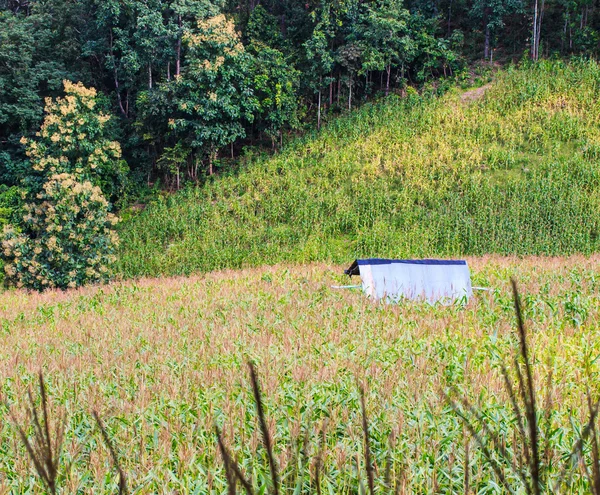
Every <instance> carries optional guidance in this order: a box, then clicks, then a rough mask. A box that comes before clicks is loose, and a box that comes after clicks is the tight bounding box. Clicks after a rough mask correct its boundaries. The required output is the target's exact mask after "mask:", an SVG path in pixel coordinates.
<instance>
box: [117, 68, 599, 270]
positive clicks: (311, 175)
mask: <svg viewBox="0 0 600 495" xmlns="http://www.w3.org/2000/svg"><path fill="white" fill-rule="evenodd" d="M599 83H600V67H599V66H598V64H597V63H596V62H595V61H573V62H569V63H566V62H561V61H543V62H540V63H538V64H534V65H527V64H526V65H524V66H521V67H511V68H508V69H506V70H503V71H501V72H499V73H498V74H497V76H496V77H495V78H494V82H493V83H492V84H491V85H490V87H489V89H487V91H485V92H484V91H481V94H482V96H481V98H462V97H461V93H460V91H458V90H451V91H449V92H447V93H446V94H444V95H443V96H435V95H434V94H433V93H432V92H431V91H430V92H425V93H423V94H421V95H419V94H417V93H416V92H415V91H414V90H409V91H408V94H407V95H405V96H404V97H400V96H390V97H388V98H385V99H384V100H381V101H380V102H378V103H368V104H365V105H364V106H363V107H362V108H360V109H359V110H357V111H356V112H354V113H352V114H349V115H348V116H345V117H340V118H338V119H336V120H333V121H332V122H330V123H329V124H328V125H327V126H326V127H325V128H324V129H323V130H322V131H321V132H320V133H318V134H310V135H307V136H305V137H302V138H298V139H296V140H294V141H292V142H291V143H290V144H288V145H287V147H286V148H285V149H284V150H283V151H282V152H281V153H278V154H276V155H274V156H271V157H266V156H247V157H246V159H245V160H243V162H242V164H241V165H240V167H239V169H238V170H237V171H236V172H235V173H231V174H229V175H226V176H219V177H217V178H215V179H214V180H211V181H209V182H208V183H207V184H205V185H203V186H202V187H200V188H193V189H189V190H187V191H184V192H180V193H178V194H175V195H171V196H167V197H161V198H159V199H157V200H156V201H154V202H152V203H151V204H149V205H148V207H147V208H146V209H145V210H144V211H143V212H141V213H138V214H136V215H125V217H126V220H125V221H124V222H123V223H122V225H121V237H122V246H121V253H120V259H119V270H120V272H121V273H122V275H123V276H126V277H127V276H140V275H143V276H156V275H160V274H169V275H173V274H175V275H178V274H189V273H195V272H203V271H209V270H214V269H223V268H237V267H242V266H258V265H262V264H265V263H268V264H272V263H277V262H292V263H306V262H315V261H317V262H334V263H345V262H348V261H349V260H352V259H353V258H355V257H365V256H367V257H370V256H390V257H417V256H435V255H440V256H442V255H457V254H472V255H481V254H486V253H497V254H523V255H542V254H545V255H563V254H570V253H584V254H585V253H587V254H589V253H592V252H595V251H597V250H598V248H599V247H600V236H599V232H600V230H599V229H600V197H599V192H598V191H599V190H600V189H599V188H598V185H599V180H600V175H599V170H600V168H599V167H598V164H597V162H598V159H599V158H600V127H599V123H600V106H599V105H600V104H599V103H598V102H599V101H600V100H599V98H598V96H599Z"/></svg>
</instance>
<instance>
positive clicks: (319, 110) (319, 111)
mask: <svg viewBox="0 0 600 495" xmlns="http://www.w3.org/2000/svg"><path fill="white" fill-rule="evenodd" d="M320 129H321V89H320V88H319V103H318V107H317V130H320Z"/></svg>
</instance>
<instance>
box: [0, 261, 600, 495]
mask: <svg viewBox="0 0 600 495" xmlns="http://www.w3.org/2000/svg"><path fill="white" fill-rule="evenodd" d="M469 262H470V265H471V270H472V274H473V282H474V284H475V285H478V286H485V287H490V288H491V289H492V291H490V292H479V293H478V294H477V296H476V297H475V298H474V299H473V300H472V301H470V302H469V303H468V305H466V306H465V307H461V306H448V307H430V306H427V305H421V304H408V303H407V304H402V305H400V306H384V305H379V304H374V303H372V302H370V301H368V300H365V298H364V297H363V296H362V295H361V293H360V292H357V291H352V290H346V291H340V290H333V289H331V288H330V286H331V285H332V284H336V283H341V282H346V279H345V278H343V276H342V275H340V273H341V271H342V267H340V266H334V265H329V264H318V263H317V264H309V265H305V266H298V265H291V266H286V265H277V266H273V267H267V268H257V269H245V270H239V271H221V272H215V273H210V274H206V275H202V276H195V277H191V278H184V277H180V278H164V279H140V280H138V281H129V282H121V283H114V284H112V285H109V286H105V287H90V288H86V289H81V290H76V291H69V292H52V291H48V292H46V293H43V294H27V293H25V292H20V291H6V292H3V293H0V329H1V331H2V339H1V341H0V376H1V377H2V382H1V392H2V399H3V400H5V401H6V402H7V403H8V404H10V407H11V410H12V411H13V413H14V414H15V416H17V418H18V419H19V420H20V421H25V417H24V412H23V411H24V407H25V404H26V402H27V401H26V393H25V392H26V390H27V388H28V387H30V386H33V387H34V388H35V379H36V372H37V371H38V370H39V369H40V368H42V369H43V371H44V373H45V377H46V380H47V384H48V391H49V396H50V405H51V408H52V410H53V411H54V415H55V416H56V412H57V411H61V410H64V411H66V415H67V430H66V440H65V445H64V450H63V454H62V460H61V468H60V479H59V484H60V486H61V487H63V492H62V493H95V494H96V493H97V494H101V493H107V494H108V493H115V491H116V486H117V475H116V472H115V471H114V469H113V467H112V464H111V460H110V455H109V453H108V451H107V449H106V447H105V445H104V444H103V442H102V439H101V436H100V434H99V432H98V430H97V429H96V428H95V427H94V422H93V419H92V416H91V411H92V410H94V409H97V410H98V411H99V413H100V416H101V417H102V418H103V421H104V422H105V424H106V425H107V430H108V433H109V435H110V437H111V438H112V440H113V442H114V444H115V446H116V449H117V451H118V455H119V456H120V459H121V463H122V465H123V468H124V470H125V472H126V473H127V477H128V482H129V486H130V488H131V490H132V491H133V492H134V493H180V494H192V493H198V494H208V493H226V487H225V486H226V485H225V482H226V481H225V474H224V472H223V468H222V462H221V460H220V458H219V456H218V453H217V447H216V440H215V436H214V433H213V424H214V423H217V424H218V425H219V426H221V427H222V428H223V431H224V434H225V438H226V441H227V443H228V444H229V445H230V446H231V447H232V449H233V450H234V452H235V455H236V457H237V458H238V460H239V461H240V463H241V464H242V465H243V467H244V469H245V471H246V473H247V474H248V476H249V477H251V478H252V479H253V480H254V483H255V485H256V486H260V487H262V489H263V490H264V489H265V487H266V481H265V479H266V478H267V477H268V467H267V466H268V464H267V460H266V456H265V454H264V449H263V448H262V447H261V442H260V434H259V430H258V428H257V423H256V415H255V410H254V402H253V399H252V393H251V389H250V386H249V381H248V373H247V368H246V366H245V363H246V361H247V360H253V361H254V362H255V363H256V366H257V370H258V373H259V376H260V381H261V384H262V388H263V393H264V398H265V408H266V414H267V417H268V418H269V428H270V430H271V432H272V435H273V438H274V443H275V451H276V456H277V459H278V463H279V465H280V468H281V472H282V478H283V483H284V484H285V486H286V487H287V488H286V490H285V493H289V494H292V493H294V494H295V493H315V481H314V459H315V453H316V451H317V449H318V447H317V445H318V442H319V440H318V438H319V431H320V429H321V428H322V425H323V423H324V420H325V418H327V426H326V430H325V432H326V433H325V444H324V445H325V448H324V455H323V468H322V481H321V483H322V484H321V487H322V490H323V493H331V494H333V493H348V494H350V493H357V492H360V490H361V489H360V487H361V483H363V485H362V486H364V483H366V481H365V480H366V478H365V470H364V459H363V448H362V430H361V415H360V406H359V393H358V385H357V384H359V383H360V384H363V385H364V386H365V389H366V401H367V414H368V417H369V425H370V426H369V427H370V434H371V437H372V445H371V447H372V451H373V456H374V461H375V465H376V487H377V490H378V493H386V491H385V490H384V487H383V486H382V483H383V481H382V480H383V478H384V473H385V471H386V470H387V469H388V466H389V472H390V477H391V479H392V480H393V484H394V485H395V486H396V487H397V488H398V492H399V493H407V494H408V493H434V492H436V491H437V492H443V493H449V492H453V491H454V492H461V493H463V492H464V486H463V484H464V479H465V469H466V470H467V471H468V472H469V474H470V486H471V490H472V492H473V493H500V489H499V488H498V487H497V483H498V479H497V478H496V476H495V475H494V473H493V472H492V469H491V468H490V465H489V463H488V462H487V461H486V460H485V459H484V457H483V456H482V454H481V450H480V449H479V448H478V447H477V445H476V444H475V442H474V441H473V440H472V438H470V437H469V436H468V435H466V432H465V427H464V425H463V422H462V421H461V420H460V418H459V417H458V416H457V415H456V414H455V413H454V412H453V411H452V409H451V407H449V405H448V403H447V402H446V401H445V400H444V399H443V398H442V397H441V392H442V391H447V390H449V389H450V387H456V388H457V389H458V390H459V391H461V392H460V394H463V395H464V396H466V397H468V398H470V399H471V400H472V401H473V402H474V403H475V404H477V405H478V408H479V410H480V411H481V412H482V413H484V414H485V415H486V417H487V418H488V421H489V422H490V423H491V425H492V427H493V428H494V429H495V430H497V431H498V432H499V433H500V435H501V438H502V441H503V442H504V444H505V445H506V447H507V449H509V451H510V450H511V449H513V448H514V442H515V441H516V438H515V435H514V429H515V425H514V416H513V414H512V412H511V409H510V404H509V402H508V399H507V395H506V393H505V391H504V388H503V384H502V377H501V374H500V372H499V368H498V367H499V364H500V363H501V362H502V360H505V361H506V362H510V359H511V356H512V355H514V352H515V349H516V344H517V339H516V336H515V316H514V311H513V305H512V298H511V293H510V287H509V284H508V279H509V277H510V276H514V277H516V279H517V280H518V281H519V284H520V288H521V292H522V294H523V302H524V306H525V316H526V318H527V323H528V328H529V330H530V341H531V345H532V349H533V363H534V364H533V370H534V375H535V377H536V380H537V383H538V388H539V392H540V396H543V395H544V394H545V393H546V387H547V382H546V377H547V375H548V373H549V371H550V370H552V371H553V375H554V379H553V382H552V383H553V385H552V389H553V403H554V405H553V413H552V415H551V416H550V418H551V428H550V429H549V430H548V433H547V436H548V438H549V439H550V440H551V445H552V448H551V451H550V452H549V453H548V459H549V461H550V465H551V472H552V476H554V477H556V476H557V473H558V472H559V471H560V469H561V467H562V466H563V464H564V463H565V458H566V457H567V456H568V453H569V452H570V450H571V449H572V447H573V444H574V442H575V440H576V438H577V437H578V434H579V433H578V432H579V428H580V426H581V424H582V423H584V422H585V420H586V407H585V390H586V386H589V387H590V388H591V393H592V395H593V396H594V397H597V396H599V395H600V381H599V380H598V364H597V357H598V356H599V355H600V330H599V326H598V318H599V315H600V314H599V308H600V305H599V303H600V300H599V299H600V296H599V294H600V287H599V285H600V257H598V256H593V257H591V258H590V257H583V256H573V257H569V258H535V257H530V258H524V259H518V258H502V257H496V256H490V257H478V258H469ZM586 370H587V371H586ZM304 439H306V441H305V440H304ZM300 445H304V447H303V449H302V450H303V452H304V455H300V456H297V455H296V452H297V451H298V449H299V446H300ZM467 445H469V450H470V455H469V458H468V464H467V466H465V465H466V462H465V448H466V446H467ZM580 467H581V465H580ZM28 474H29V476H28ZM506 476H507V477H509V479H510V480H511V483H513V484H514V486H515V487H517V488H518V486H519V481H518V480H517V479H516V477H515V475H514V474H511V472H510V470H508V469H506ZM572 479H573V482H572V484H571V485H570V486H567V487H564V489H563V490H562V491H561V492H562V493H588V492H589V486H587V485H586V482H585V480H584V477H583V476H582V474H581V470H580V469H579V467H577V468H576V469H575V471H574V474H573V478H572ZM40 491H41V486H40V485H39V481H38V480H37V478H36V477H35V476H34V474H33V468H32V467H31V465H30V464H29V462H28V460H27V456H26V452H25V450H24V448H23V447H22V445H21V444H20V442H19V439H18V436H17V432H16V429H15V427H14V424H13V423H12V421H10V419H9V417H8V413H7V410H6V409H5V408H4V407H2V408H1V409H0V492H2V493H38V492H40ZM259 493H264V491H259Z"/></svg>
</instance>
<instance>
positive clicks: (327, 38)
mask: <svg viewBox="0 0 600 495" xmlns="http://www.w3.org/2000/svg"><path fill="white" fill-rule="evenodd" d="M329 7H330V6H329V5H324V6H323V7H322V8H321V9H320V12H319V17H320V18H319V21H318V22H317V23H316V25H315V27H314V29H313V31H312V35H311V37H310V38H309V39H308V40H306V42H305V43H304V51H305V57H306V60H307V61H308V67H309V70H310V72H311V77H310V79H308V81H309V83H308V86H309V87H310V89H311V90H312V91H313V93H314V92H316V93H317V129H320V128H321V106H322V105H321V100H322V97H321V94H322V92H323V88H324V87H325V86H327V85H328V84H331V83H332V82H333V77H328V74H330V73H331V71H332V70H333V66H334V63H335V60H334V54H333V53H332V50H331V48H330V47H331V43H332V41H333V35H334V28H333V26H332V23H331V15H330V14H331V13H330V8H329ZM316 16H317V15H316V13H315V14H314V16H313V17H314V18H315V19H316ZM331 99H332V96H331V95H330V100H331ZM331 103H332V102H331V101H330V102H329V104H330V105H331Z"/></svg>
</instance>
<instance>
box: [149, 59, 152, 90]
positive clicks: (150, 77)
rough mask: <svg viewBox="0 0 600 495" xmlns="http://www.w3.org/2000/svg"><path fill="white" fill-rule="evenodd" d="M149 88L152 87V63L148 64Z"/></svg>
mask: <svg viewBox="0 0 600 495" xmlns="http://www.w3.org/2000/svg"><path fill="white" fill-rule="evenodd" d="M148 89H152V64H148Z"/></svg>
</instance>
